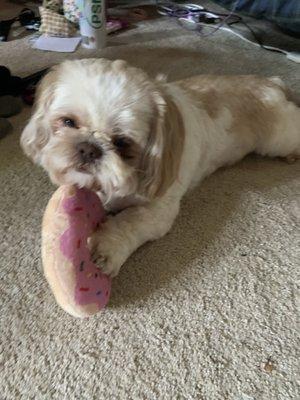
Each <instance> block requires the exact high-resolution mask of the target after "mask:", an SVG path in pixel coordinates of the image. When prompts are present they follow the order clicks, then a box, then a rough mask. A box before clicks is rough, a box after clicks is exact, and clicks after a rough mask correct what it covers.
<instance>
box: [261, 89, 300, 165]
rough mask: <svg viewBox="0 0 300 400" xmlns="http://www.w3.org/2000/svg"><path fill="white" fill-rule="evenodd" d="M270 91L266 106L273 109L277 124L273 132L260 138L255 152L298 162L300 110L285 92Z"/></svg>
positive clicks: (299, 155)
mask: <svg viewBox="0 0 300 400" xmlns="http://www.w3.org/2000/svg"><path fill="white" fill-rule="evenodd" d="M269 90H272V92H271V95H270V96H269V98H268V102H267V103H266V105H268V106H270V107H271V110H272V112H273V115H274V117H273V120H274V119H275V121H276V122H275V123H274V127H273V130H272V132H270V133H269V134H267V135H265V136H264V135H262V136H260V138H259V144H258V146H257V148H256V150H255V152H256V153H258V154H261V155H266V156H270V157H282V158H285V159H286V160H287V162H291V161H296V160H297V159H298V158H300V108H299V107H298V106H297V105H296V104H295V103H294V102H292V101H289V99H288V98H286V93H285V91H284V90H280V89H277V90H274V88H273V89H269Z"/></svg>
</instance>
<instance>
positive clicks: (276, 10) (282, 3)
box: [214, 0, 300, 37]
mask: <svg viewBox="0 0 300 400" xmlns="http://www.w3.org/2000/svg"><path fill="white" fill-rule="evenodd" d="M235 1H236V0H214V2H215V3H219V4H221V5H222V6H224V7H227V8H229V9H232V7H233V5H234V3H235ZM236 11H237V12H241V13H243V14H246V15H248V16H251V17H254V18H265V19H267V20H269V21H271V22H274V23H275V24H276V25H277V26H279V27H280V28H281V29H283V30H284V31H285V32H287V33H288V34H291V35H295V36H297V37H299V35H300V2H299V0H277V1H270V0H252V1H249V0H239V2H238V4H237V6H236Z"/></svg>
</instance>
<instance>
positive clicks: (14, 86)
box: [0, 65, 24, 96]
mask: <svg viewBox="0 0 300 400" xmlns="http://www.w3.org/2000/svg"><path fill="white" fill-rule="evenodd" d="M23 89H24V83H23V81H22V79H21V78H19V77H18V76H12V75H11V73H10V71H9V69H8V68H6V67H4V66H2V65H0V96H4V95H12V96H19V95H20V94H21V93H22V91H23Z"/></svg>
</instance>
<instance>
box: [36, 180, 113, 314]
mask: <svg viewBox="0 0 300 400" xmlns="http://www.w3.org/2000/svg"><path fill="white" fill-rule="evenodd" d="M104 218H105V213H104V210H103V207H102V204H101V202H100V199H99V197H98V196H97V195H96V194H95V193H94V192H92V191H90V190H87V189H78V188H76V187H73V186H62V187H60V188H59V189H58V190H57V191H56V192H55V193H54V195H53V196H52V198H51V199H50V201H49V203H48V206H47V209H46V211H45V214H44V220H43V230H42V238H43V243H42V255H43V264H44V270H45V275H46V278H47V280H48V282H49V285H50V287H51V289H52V291H53V293H54V296H55V298H56V300H57V302H58V304H59V305H60V306H61V307H62V308H63V309H64V310H65V311H67V312H68V313H70V314H71V315H74V316H77V317H85V316H89V315H92V314H95V313H96V312H98V311H99V310H101V309H102V308H103V307H105V306H106V304H107V302H108V300H109V296H110V290H111V278H109V277H108V276H107V275H105V274H103V273H102V272H101V270H100V269H99V268H98V267H97V266H96V265H95V264H94V263H93V262H92V261H91V256H90V252H89V249H88V246H87V240H88V237H90V236H91V234H92V233H93V231H95V230H96V229H97V228H99V226H100V224H101V223H102V222H103V221H104Z"/></svg>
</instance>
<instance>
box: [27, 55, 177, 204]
mask: <svg viewBox="0 0 300 400" xmlns="http://www.w3.org/2000/svg"><path fill="white" fill-rule="evenodd" d="M21 144H22V147H23V149H24V151H25V153H26V154H27V155H28V156H29V157H31V158H32V159H33V160H34V161H35V162H36V163H38V164H40V165H42V166H43V167H44V168H45V169H46V170H47V172H48V173H49V176H50V178H51V180H52V181H53V182H54V183H55V184H57V185H62V184H76V185H78V186H80V187H89V188H92V189H95V190H101V191H102V193H103V194H104V197H105V198H106V199H107V200H109V199H110V198H111V197H112V196H113V195H114V196H120V197H124V196H128V195H132V194H140V195H142V196H145V197H148V198H153V197H157V196H160V195H162V194H163V193H164V192H165V191H166V190H167V189H168V187H169V186H170V185H171V184H172V183H173V182H174V180H175V179H176V178H177V173H178V168H179V163H180V159H181V152H182V148H183V124H182V120H181V116H180V113H179V111H178V109H177V107H176V105H175V104H174V102H173V101H172V100H171V99H170V98H169V97H168V96H167V95H165V94H164V93H163V90H162V88H161V87H160V85H159V84H158V83H157V82H154V81H152V80H150V79H149V77H148V76H147V75H146V74H145V73H144V72H142V71H141V70H139V69H136V68H133V67H130V66H128V65H127V64H126V63H125V62H124V61H120V60H119V61H113V62H112V61H109V60H104V59H88V60H76V61H66V62H64V63H63V64H61V65H59V66H57V67H54V68H53V69H52V70H51V71H50V72H49V73H48V74H47V75H46V76H45V78H44V79H43V80H42V82H41V84H40V86H39V89H38V91H37V101H36V105H35V110H34V113H33V116H32V117H31V119H30V121H29V123H28V124H27V126H26V127H25V129H24V131H23V134H22V137H21Z"/></svg>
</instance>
